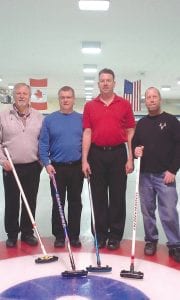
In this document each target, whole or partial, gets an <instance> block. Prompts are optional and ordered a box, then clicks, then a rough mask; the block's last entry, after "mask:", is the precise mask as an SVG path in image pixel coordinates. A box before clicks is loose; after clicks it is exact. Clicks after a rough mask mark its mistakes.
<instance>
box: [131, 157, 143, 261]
mask: <svg viewBox="0 0 180 300" xmlns="http://www.w3.org/2000/svg"><path fill="white" fill-rule="evenodd" d="M140 166H141V157H138V158H137V166H136V187H135V199H134V215H133V232H132V248H131V259H132V260H134V255H135V241H136V226H137V207H138V202H139V175H140Z"/></svg>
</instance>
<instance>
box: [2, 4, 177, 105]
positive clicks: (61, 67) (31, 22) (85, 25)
mask: <svg viewBox="0 0 180 300" xmlns="http://www.w3.org/2000/svg"><path fill="white" fill-rule="evenodd" d="M82 41H101V43H102V52H101V54H99V55H87V54H86V55H85V54H82V53H81V51H80V47H81V42H82ZM179 56H180V1H179V0H171V1H169V0H159V1H158V0H137V1H135V0H126V1H121V0H111V1H110V10H109V11H108V12H94V11H86V12H85V11H80V10H79V9H78V0H32V1H29V0H1V1H0V77H1V76H2V77H3V81H2V82H1V83H0V86H5V87H7V85H8V84H9V83H16V82H19V81H25V82H28V80H29V78H30V77H31V78H45V77H47V78H48V85H49V88H48V94H49V96H51V97H56V95H57V91H58V89H59V87H61V86H63V85H71V86H72V87H74V89H75V91H76V96H77V97H84V81H83V78H84V74H83V71H82V69H83V64H90V63H93V64H97V66H98V70H100V69H102V68H104V67H108V68H112V69H113V70H114V71H115V74H116V81H117V86H116V91H117V92H118V93H120V94H122V93H123V80H124V79H125V78H126V79H129V80H131V81H133V80H137V79H142V93H144V90H145V89H146V88H147V87H148V86H157V87H158V88H160V87H161V85H171V87H172V89H171V91H169V92H166V93H165V92H164V93H162V95H163V97H164V98H173V99H177V102H178V105H179V102H180V85H179V86H178V85H177V79H178V78H180V59H179ZM96 78H97V76H96ZM97 93H98V90H97V86H96V84H95V89H94V95H96V94H97ZM178 100H179V101H178Z"/></svg>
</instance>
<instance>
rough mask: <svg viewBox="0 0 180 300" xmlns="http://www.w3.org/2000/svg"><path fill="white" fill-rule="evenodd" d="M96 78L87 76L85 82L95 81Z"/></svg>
mask: <svg viewBox="0 0 180 300" xmlns="http://www.w3.org/2000/svg"><path fill="white" fill-rule="evenodd" d="M94 81H95V79H94V77H85V78H84V82H85V83H94Z"/></svg>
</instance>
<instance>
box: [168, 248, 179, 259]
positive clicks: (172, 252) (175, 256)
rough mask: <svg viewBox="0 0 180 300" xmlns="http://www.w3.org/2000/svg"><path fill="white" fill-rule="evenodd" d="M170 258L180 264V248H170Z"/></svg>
mask: <svg viewBox="0 0 180 300" xmlns="http://www.w3.org/2000/svg"><path fill="white" fill-rule="evenodd" d="M169 256H171V257H172V258H173V259H174V261H176V262H180V247H174V248H169Z"/></svg>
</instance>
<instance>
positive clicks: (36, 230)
mask: <svg viewBox="0 0 180 300" xmlns="http://www.w3.org/2000/svg"><path fill="white" fill-rule="evenodd" d="M4 152H5V154H6V156H7V159H8V161H9V163H10V165H11V168H12V172H13V174H14V177H15V180H16V182H17V185H18V187H19V190H20V193H21V195H22V198H23V201H24V205H25V206H26V209H27V212H28V215H29V217H30V219H31V223H32V226H33V228H34V230H35V232H36V235H37V237H38V239H39V242H40V245H41V249H42V251H43V254H44V255H47V252H46V250H45V248H44V245H43V243H42V241H41V237H40V235H39V232H38V229H37V226H36V223H35V219H34V217H33V215H32V212H31V210H30V207H29V204H28V201H27V198H26V196H25V194H24V191H23V188H22V186H21V183H20V181H19V178H18V175H17V173H16V169H15V167H14V164H13V162H12V159H11V157H10V155H9V151H8V149H7V148H6V147H4Z"/></svg>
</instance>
